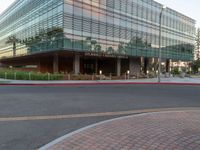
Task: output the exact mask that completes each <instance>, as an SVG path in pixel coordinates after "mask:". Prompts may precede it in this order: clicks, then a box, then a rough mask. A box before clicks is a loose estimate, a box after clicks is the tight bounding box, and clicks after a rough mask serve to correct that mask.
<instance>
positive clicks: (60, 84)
mask: <svg viewBox="0 0 200 150" xmlns="http://www.w3.org/2000/svg"><path fill="white" fill-rule="evenodd" d="M134 84H135V85H186V86H200V83H180V82H161V83H158V82H83V83H5V84H4V83H3V84H0V86H82V85H134Z"/></svg>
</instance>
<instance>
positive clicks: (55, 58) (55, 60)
mask: <svg viewBox="0 0 200 150" xmlns="http://www.w3.org/2000/svg"><path fill="white" fill-rule="evenodd" d="M53 73H58V54H55V55H54V56H53Z"/></svg>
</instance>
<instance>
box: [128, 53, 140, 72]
mask: <svg viewBox="0 0 200 150" xmlns="http://www.w3.org/2000/svg"><path fill="white" fill-rule="evenodd" d="M129 70H130V74H138V73H140V70H141V58H140V57H135V58H129Z"/></svg>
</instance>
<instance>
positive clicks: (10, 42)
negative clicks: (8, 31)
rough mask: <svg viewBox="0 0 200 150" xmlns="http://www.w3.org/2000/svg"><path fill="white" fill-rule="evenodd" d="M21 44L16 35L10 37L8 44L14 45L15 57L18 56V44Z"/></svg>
mask: <svg viewBox="0 0 200 150" xmlns="http://www.w3.org/2000/svg"><path fill="white" fill-rule="evenodd" d="M18 42H20V41H19V39H17V38H16V36H15V35H12V36H9V37H8V39H7V41H6V44H12V45H13V56H16V44H17V43H18Z"/></svg>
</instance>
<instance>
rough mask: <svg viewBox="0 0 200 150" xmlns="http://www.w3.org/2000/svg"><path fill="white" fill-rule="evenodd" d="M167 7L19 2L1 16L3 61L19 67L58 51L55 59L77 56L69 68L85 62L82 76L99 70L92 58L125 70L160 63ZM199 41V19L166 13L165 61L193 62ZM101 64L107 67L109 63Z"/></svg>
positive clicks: (134, 0) (125, 0) (135, 2)
mask: <svg viewBox="0 0 200 150" xmlns="http://www.w3.org/2000/svg"><path fill="white" fill-rule="evenodd" d="M161 8H162V5H161V4H159V3H157V2H155V1H153V0H16V1H15V3H14V4H13V5H12V6H11V7H9V8H8V9H7V10H6V11H5V12H4V13H3V14H2V15H1V16H0V59H2V63H6V62H9V60H10V62H15V63H17V61H20V57H21V58H22V57H28V56H29V57H31V55H34V57H38V58H39V57H40V55H41V54H43V55H44V53H49V54H50V53H53V54H55V53H57V55H58V56H56V57H58V58H55V57H54V56H53V59H52V61H54V60H57V59H59V57H60V56H61V55H66V56H67V55H68V56H69V57H72V59H71V61H72V63H69V64H75V65H72V70H73V67H74V66H77V64H76V63H77V61H78V64H81V63H82V62H83V64H82V65H80V66H78V71H80V70H82V72H84V68H86V69H85V70H87V68H89V70H93V71H91V72H97V70H98V69H99V68H96V69H95V66H97V65H95V63H96V62H94V63H89V62H90V61H88V60H87V61H86V62H88V63H86V64H84V58H87V57H89V58H92V59H93V58H95V59H94V60H96V59H102V58H103V57H105V58H107V59H109V58H110V59H111V61H113V60H114V61H116V64H117V66H118V67H117V68H118V69H119V66H121V63H122V64H124V66H125V67H123V68H127V67H126V66H129V67H130V64H131V63H129V61H126V60H124V59H131V58H136V59H137V61H140V60H142V59H143V60H146V59H152V58H153V59H154V58H155V59H156V58H158V52H159V50H158V48H159V14H160V12H161ZM194 39H195V20H193V19H191V18H189V17H187V16H185V15H183V14H180V13H178V12H177V11H175V10H172V9H170V8H167V9H166V10H164V12H163V16H162V38H161V48H162V58H163V59H166V60H172V61H173V60H177V61H178V60H181V61H191V60H193V52H194ZM76 54H79V57H77V56H75V55H76ZM61 57H62V56H61ZM115 58H116V59H115ZM14 59H15V61H14ZM63 59H65V58H63ZM79 59H83V60H79ZM118 59H122V61H123V62H119V60H118ZM6 60H7V61H6ZM29 60H30V59H29ZM68 60H70V59H68ZM57 61H58V60H57ZM91 62H92V61H91ZM126 62H128V64H126ZM144 62H145V61H144ZM99 63H100V64H99V65H100V66H101V67H100V68H102V69H103V66H102V64H104V63H103V60H101V61H100V62H99ZM132 63H133V64H134V61H133V62H132ZM136 63H138V62H136ZM139 63H141V64H142V62H139ZM8 64H12V63H8ZM28 64H31V63H30V62H29V63H28ZM61 64H63V63H61ZM66 64H67V63H66ZM12 65H13V64H12ZM52 65H53V67H54V66H55V64H54V63H53V64H52ZM58 65H59V64H58ZM105 65H106V63H105ZM61 66H62V65H61ZM58 68H59V67H58ZM61 68H62V67H61ZM79 68H83V69H79ZM92 68H93V69H92ZM118 69H115V71H116V70H118ZM94 70H95V71H94ZM108 70H109V69H108ZM122 70H123V69H122ZM130 70H131V69H130ZM75 72H76V71H75ZM80 72H81V71H80ZM86 72H87V71H86ZM89 72H90V71H89ZM118 72H121V70H120V71H118ZM118 74H119V73H118Z"/></svg>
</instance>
